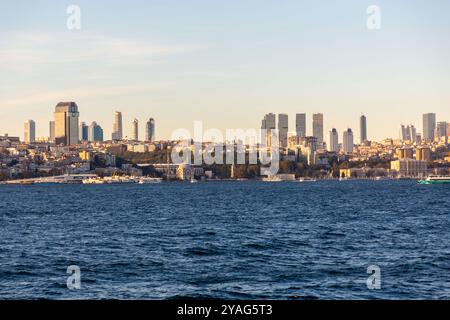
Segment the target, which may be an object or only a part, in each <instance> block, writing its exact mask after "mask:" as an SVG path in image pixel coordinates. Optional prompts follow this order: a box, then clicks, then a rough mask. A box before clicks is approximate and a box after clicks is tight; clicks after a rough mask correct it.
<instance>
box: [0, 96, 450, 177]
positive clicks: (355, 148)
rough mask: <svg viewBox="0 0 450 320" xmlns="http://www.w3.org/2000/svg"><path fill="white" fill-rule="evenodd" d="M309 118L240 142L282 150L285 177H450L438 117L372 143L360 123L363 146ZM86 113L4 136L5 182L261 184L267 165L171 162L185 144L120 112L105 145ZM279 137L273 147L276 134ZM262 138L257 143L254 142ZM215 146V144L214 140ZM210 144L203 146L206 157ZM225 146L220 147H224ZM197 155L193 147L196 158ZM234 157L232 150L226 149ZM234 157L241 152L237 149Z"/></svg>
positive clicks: (57, 113) (265, 127)
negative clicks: (44, 128)
mask: <svg viewBox="0 0 450 320" xmlns="http://www.w3.org/2000/svg"><path fill="white" fill-rule="evenodd" d="M306 116H307V115H306V114H305V113H298V114H296V115H295V131H292V132H291V131H290V130H289V115H287V114H278V115H276V114H273V113H269V114H266V115H264V117H263V119H262V121H261V136H260V141H259V143H258V142H255V140H252V142H250V140H249V141H237V140H236V141H234V142H233V143H234V144H235V149H234V150H237V149H238V147H237V145H238V144H241V145H242V147H243V150H244V152H245V155H246V159H250V153H252V152H254V151H255V150H257V151H264V152H266V153H267V154H269V155H270V156H271V153H270V152H272V150H271V148H272V147H273V146H275V145H277V146H278V148H279V151H280V159H279V162H280V168H279V170H280V172H279V176H280V177H284V178H283V179H286V177H289V179H291V178H292V177H295V176H297V177H310V176H313V177H319V178H364V177H365V178H369V177H423V176H426V175H428V174H431V173H434V174H438V173H440V172H442V173H447V174H448V172H449V171H450V170H449V169H450V149H449V144H448V142H449V139H448V137H449V134H450V126H449V123H448V122H446V121H437V119H436V115H435V114H433V113H427V114H424V115H423V127H422V133H419V132H417V129H416V127H415V126H414V125H413V124H409V125H406V126H405V125H401V128H400V136H399V138H398V139H392V138H388V139H385V140H382V141H379V142H377V141H370V138H369V135H368V125H367V124H368V123H367V117H366V116H365V115H361V116H360V118H359V141H355V133H354V131H353V130H352V129H351V128H347V129H346V130H345V131H344V132H342V133H341V135H340V134H339V132H338V130H337V129H336V128H332V129H331V130H330V132H329V134H328V137H327V141H325V135H324V115H323V114H322V113H315V114H313V115H312V123H311V124H312V128H311V129H312V130H311V132H312V135H308V134H307V132H308V130H307V129H308V128H307V121H306V119H307V117H306ZM79 118H80V111H79V108H78V105H77V104H76V103H75V102H60V103H58V104H57V105H56V107H55V109H54V114H53V119H52V120H51V121H50V122H49V126H48V130H49V135H48V137H45V138H38V137H36V123H35V121H33V120H27V121H26V122H25V123H24V139H23V140H21V139H20V138H19V137H11V136H9V135H7V134H5V135H4V136H0V181H4V180H10V179H25V178H30V177H46V176H55V175H58V174H93V173H96V174H99V175H106V176H112V175H122V174H126V175H137V176H139V175H146V174H150V175H156V176H158V177H165V178H167V179H181V180H187V179H188V178H194V177H195V178H199V177H200V178H201V177H203V178H210V179H211V178H258V177H259V174H260V171H259V168H260V166H261V163H260V162H258V161H259V160H260V159H257V162H256V163H250V162H248V163H247V164H246V165H241V164H237V163H236V164H231V165H230V164H220V165H215V166H210V165H206V164H203V165H199V164H196V165H194V164H189V163H184V164H182V165H177V164H173V163H171V159H170V156H169V154H170V152H171V150H172V149H175V150H176V148H178V147H177V146H178V141H157V140H156V135H155V120H154V119H153V118H149V119H148V120H147V121H146V122H145V125H144V133H143V134H142V132H140V130H139V128H140V126H139V120H138V119H133V121H131V122H130V126H129V134H128V135H126V133H124V125H123V117H122V113H121V112H119V111H116V112H115V113H114V122H113V126H112V135H111V139H109V140H106V139H105V135H104V131H103V128H102V126H101V125H100V124H99V123H98V122H97V121H92V122H90V123H88V122H81V123H80V122H79ZM274 130H276V132H277V133H278V137H277V141H272V139H273V138H274V136H273V135H272V134H271V133H272V131H274ZM255 138H256V140H258V137H255ZM215 143H216V142H215ZM207 144H208V142H203V144H202V145H201V148H202V150H200V151H201V153H205V150H206V146H207ZM218 144H220V143H218ZM197 151H198V150H195V148H194V149H191V150H190V152H192V153H193V154H195V153H196V152H197ZM226 152H229V150H226ZM231 152H235V151H231Z"/></svg>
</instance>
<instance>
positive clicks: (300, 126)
mask: <svg viewBox="0 0 450 320" xmlns="http://www.w3.org/2000/svg"><path fill="white" fill-rule="evenodd" d="M295 132H296V135H297V138H304V137H306V114H305V113H297V114H296V115H295Z"/></svg>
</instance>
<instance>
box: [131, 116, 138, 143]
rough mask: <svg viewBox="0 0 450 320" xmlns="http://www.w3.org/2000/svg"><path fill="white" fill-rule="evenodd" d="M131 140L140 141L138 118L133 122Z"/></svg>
mask: <svg viewBox="0 0 450 320" xmlns="http://www.w3.org/2000/svg"><path fill="white" fill-rule="evenodd" d="M130 140H132V141H139V121H138V119H134V120H133V122H132V123H131V134H130Z"/></svg>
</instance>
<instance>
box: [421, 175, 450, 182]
mask: <svg viewBox="0 0 450 320" xmlns="http://www.w3.org/2000/svg"><path fill="white" fill-rule="evenodd" d="M417 182H418V183H419V184H441V183H450V176H429V177H428V178H426V179H425V180H419V181H417Z"/></svg>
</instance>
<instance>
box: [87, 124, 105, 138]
mask: <svg viewBox="0 0 450 320" xmlns="http://www.w3.org/2000/svg"><path fill="white" fill-rule="evenodd" d="M88 139H89V141H91V142H97V141H100V142H102V141H103V129H102V127H101V126H99V125H98V124H97V122H95V121H94V122H92V123H91V125H90V126H89V138H88Z"/></svg>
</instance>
